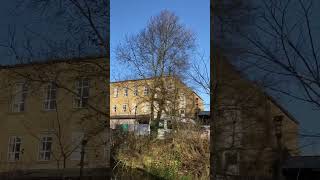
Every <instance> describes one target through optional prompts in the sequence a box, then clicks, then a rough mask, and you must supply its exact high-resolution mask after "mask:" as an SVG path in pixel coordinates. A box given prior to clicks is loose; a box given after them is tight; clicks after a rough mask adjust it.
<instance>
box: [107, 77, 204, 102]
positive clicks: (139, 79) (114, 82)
mask: <svg viewBox="0 0 320 180" xmlns="http://www.w3.org/2000/svg"><path fill="white" fill-rule="evenodd" d="M164 77H173V76H164ZM150 79H154V77H148V78H138V79H128V80H120V81H113V82H110V84H116V83H124V82H130V81H142V80H150ZM177 79H178V80H179V81H180V83H182V84H183V85H185V86H186V87H188V86H187V85H186V84H185V83H184V82H183V81H182V80H181V79H179V78H177ZM188 88H190V87H188ZM190 89H191V88H190ZM191 90H192V92H193V93H194V94H195V95H196V96H198V97H199V98H200V99H201V100H203V99H202V98H201V96H199V95H198V94H197V93H196V92H195V91H194V90H193V89H191Z"/></svg>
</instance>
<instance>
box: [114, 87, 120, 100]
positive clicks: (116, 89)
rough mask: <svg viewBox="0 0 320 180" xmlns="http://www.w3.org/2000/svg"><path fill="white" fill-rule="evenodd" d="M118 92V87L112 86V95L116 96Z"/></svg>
mask: <svg viewBox="0 0 320 180" xmlns="http://www.w3.org/2000/svg"><path fill="white" fill-rule="evenodd" d="M118 94H119V92H118V88H114V89H113V97H115V98H116V97H118Z"/></svg>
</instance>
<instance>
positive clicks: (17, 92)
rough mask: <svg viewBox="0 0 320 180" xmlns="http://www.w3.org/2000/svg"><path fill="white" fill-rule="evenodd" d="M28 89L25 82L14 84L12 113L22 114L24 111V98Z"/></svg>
mask: <svg viewBox="0 0 320 180" xmlns="http://www.w3.org/2000/svg"><path fill="white" fill-rule="evenodd" d="M27 93H28V87H27V84H26V83H25V82H20V83H16V84H15V87H14V94H13V98H12V112H24V111H25V110H26V97H27Z"/></svg>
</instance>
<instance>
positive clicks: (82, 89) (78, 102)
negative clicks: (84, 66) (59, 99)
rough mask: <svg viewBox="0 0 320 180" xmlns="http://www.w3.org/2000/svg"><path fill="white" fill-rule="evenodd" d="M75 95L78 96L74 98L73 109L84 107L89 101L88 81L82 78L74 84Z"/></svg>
mask: <svg viewBox="0 0 320 180" xmlns="http://www.w3.org/2000/svg"><path fill="white" fill-rule="evenodd" d="M76 93H77V94H78V95H77V96H75V98H74V107H75V108H84V107H86V106H87V104H88V100H89V80H88V79H87V78H82V79H80V80H78V81H77V82H76Z"/></svg>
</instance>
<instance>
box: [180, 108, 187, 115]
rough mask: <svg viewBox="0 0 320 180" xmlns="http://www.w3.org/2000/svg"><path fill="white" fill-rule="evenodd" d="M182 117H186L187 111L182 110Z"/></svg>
mask: <svg viewBox="0 0 320 180" xmlns="http://www.w3.org/2000/svg"><path fill="white" fill-rule="evenodd" d="M180 115H181V117H186V110H185V109H180Z"/></svg>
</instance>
